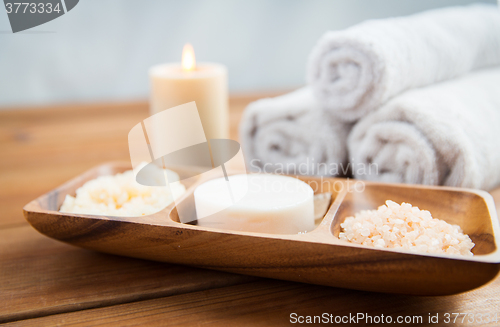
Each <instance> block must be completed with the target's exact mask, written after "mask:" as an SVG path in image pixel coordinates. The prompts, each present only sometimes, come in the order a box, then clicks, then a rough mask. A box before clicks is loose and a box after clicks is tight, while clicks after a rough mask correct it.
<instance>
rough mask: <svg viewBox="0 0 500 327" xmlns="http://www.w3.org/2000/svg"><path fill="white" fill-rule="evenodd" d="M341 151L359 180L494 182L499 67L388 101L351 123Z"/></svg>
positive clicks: (498, 178) (497, 176)
mask: <svg viewBox="0 0 500 327" xmlns="http://www.w3.org/2000/svg"><path fill="white" fill-rule="evenodd" d="M348 150H349V155H350V157H351V163H352V167H353V174H354V176H355V177H356V178H360V179H368V180H375V181H384V182H395V183H410V184H414V183H419V184H429V185H448V186H460V187H471V188H480V189H485V190H490V189H492V188H493V187H496V186H498V185H500V169H499V167H500V68H495V69H490V70H486V71H478V72H476V73H471V74H470V75H466V76H464V77H461V78H459V79H456V80H451V81H447V82H442V83H440V84H436V85H433V86H427V87H425V88H422V89H415V90H411V91H408V92H405V93H403V94H401V95H399V96H397V97H395V98H394V99H392V100H390V101H389V102H388V103H387V104H385V105H384V106H383V107H381V108H380V109H378V110H377V111H374V112H373V113H371V114H370V115H368V116H367V117H365V118H363V119H362V120H360V121H359V122H358V124H357V125H355V127H354V128H353V130H352V132H351V134H350V135H349V138H348Z"/></svg>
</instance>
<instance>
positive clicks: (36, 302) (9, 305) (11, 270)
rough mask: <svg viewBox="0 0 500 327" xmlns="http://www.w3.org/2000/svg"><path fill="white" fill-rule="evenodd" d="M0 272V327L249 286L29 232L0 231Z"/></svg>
mask: <svg viewBox="0 0 500 327" xmlns="http://www.w3.org/2000/svg"><path fill="white" fill-rule="evenodd" d="M0 267H1V268H0V303H2V305H1V306H0V322H5V321H13V320H18V319H26V318H30V317H39V316H45V315H49V314H55V313H61V312H69V311H75V310H82V309H87V308H96V307H102V306H109V305H113V304H118V303H127V302H132V301H138V300H143V299H150V298H157V297H164V296H169V295H172V294H179V293H186V292H192V291H199V290H204V289H212V288H216V287H222V286H227V285H234V284H238V283H244V282H248V281H250V280H255V278H250V277H247V276H242V275H236V274H229V273H221V272H216V271H209V270H202V269H194V268H189V267H184V266H177V265H171V264H162V263H157V262H152V261H146V260H137V259H130V258H125V257H119V256H112V255H105V254H101V253H97V252H93V251H87V250H83V249H80V248H76V247H73V246H70V245H67V244H64V243H60V242H57V241H55V240H52V239H50V238H47V237H45V236H43V235H41V234H39V233H38V232H36V231H35V230H34V229H33V228H31V226H21V227H17V228H8V229H0Z"/></svg>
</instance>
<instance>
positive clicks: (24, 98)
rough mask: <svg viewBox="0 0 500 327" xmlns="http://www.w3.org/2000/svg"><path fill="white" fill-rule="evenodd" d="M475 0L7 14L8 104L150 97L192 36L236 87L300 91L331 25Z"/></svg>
mask: <svg viewBox="0 0 500 327" xmlns="http://www.w3.org/2000/svg"><path fill="white" fill-rule="evenodd" d="M20 2H22V1H20ZM473 2H478V1H469V0H328V1H327V0H252V1H248V0H182V1H180V0H148V1H141V0H80V2H79V4H78V5H77V6H76V7H75V8H74V9H73V10H72V11H70V12H68V13H67V14H66V15H64V16H62V17H60V18H58V19H56V20H54V21H51V22H48V23H46V24H43V25H41V26H38V27H35V28H33V29H30V30H27V31H25V32H20V33H16V34H12V32H11V30H10V25H9V21H8V17H7V13H6V11H5V10H0V108H6V107H11V108H12V107H18V106H26V105H47V104H57V103H68V102H73V103H74V102H99V101H126V100H136V99H146V98H147V96H148V92H149V79H148V68H149V67H151V66H152V65H155V64H158V63H163V62H173V61H180V58H181V52H182V47H183V45H184V44H185V43H186V42H190V43H191V44H192V45H193V47H194V50H195V53H196V57H197V60H198V61H212V62H219V63H223V64H225V65H227V66H228V69H229V84H230V90H231V92H237V93H242V92H257V91H272V90H286V89H291V88H295V87H298V86H300V85H302V84H304V82H305V78H304V72H305V64H306V60H307V57H308V54H309V51H310V50H311V48H312V47H313V45H314V44H315V42H316V41H317V39H318V38H319V37H320V36H321V35H322V34H323V33H324V32H325V31H327V30H336V29H343V28H346V27H348V26H350V25H353V24H356V23H359V22H361V21H363V20H366V19H371V18H384V17H391V16H399V15H408V14H411V13H415V12H419V11H422V10H426V9H431V8H437V7H445V6H452V5H466V4H470V3H473ZM481 2H488V3H492V4H494V3H496V1H495V0H491V1H487V0H485V1H481Z"/></svg>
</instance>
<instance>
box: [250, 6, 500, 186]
mask: <svg viewBox="0 0 500 327" xmlns="http://www.w3.org/2000/svg"><path fill="white" fill-rule="evenodd" d="M498 65H500V12H499V11H498V8H496V7H495V6H489V5H474V6H465V7H451V8H444V9H438V10H433V11H429V12H424V13H421V14H416V15H413V16H408V17H401V18H390V19H384V20H376V21H367V22H364V23H361V24H359V25H356V26H354V27H351V28H348V29H346V30H344V31H334V32H328V33H326V34H325V35H324V36H323V37H322V38H321V39H320V41H319V42H318V44H317V45H316V46H315V48H314V49H313V51H312V52H311V55H310V59H309V63H308V71H307V79H308V83H309V86H308V87H306V88H304V89H301V90H299V91H297V92H293V93H291V94H288V95H285V96H281V97H278V98H274V99H264V100H259V101H257V102H255V103H252V104H250V105H249V106H248V108H247V109H246V112H245V115H244V117H243V120H242V123H241V126H240V128H241V131H240V139H241V142H242V148H243V150H244V153H245V158H246V160H247V163H248V164H249V165H250V168H252V166H254V165H252V162H259V165H260V167H263V166H264V165H266V164H267V167H269V169H267V170H266V171H267V172H284V173H302V174H304V173H303V172H300V171H299V172H297V171H290V170H287V169H284V170H283V169H281V170H278V171H277V168H279V167H282V166H283V165H288V164H294V165H295V167H297V165H300V164H302V163H304V162H307V164H306V165H307V166H308V167H309V171H308V172H307V174H315V175H333V174H335V173H332V171H329V172H327V171H325V170H321V169H319V164H320V163H326V166H327V167H331V166H332V164H333V165H340V164H342V163H345V162H350V163H351V164H352V165H351V167H352V173H353V174H354V176H355V177H358V178H362V179H371V180H379V181H387V182H403V183H422V184H430V185H439V184H441V185H443V184H444V185H450V186H464V187H476V188H483V189H490V188H492V187H494V186H498V185H499V184H500V176H499V174H500V169H498V168H497V167H500V158H499V156H500V104H499V102H498V100H499V96H497V95H496V94H500V90H499V89H498V87H499V86H500V81H499V80H498V75H499V71H498V69H495V68H491V71H490V72H487V71H484V72H478V73H471V72H472V71H474V70H478V69H484V68H486V67H494V66H498ZM467 74H469V75H470V76H467ZM460 76H465V77H463V78H462V77H460ZM454 79H455V80H454ZM418 88H421V89H418ZM353 125H354V128H353V127H352V126H353ZM496 125H499V126H498V128H497V126H496ZM351 129H352V131H351ZM347 135H350V136H349V138H347ZM346 148H347V151H346ZM255 159H257V161H255ZM311 162H314V163H311ZM315 165H316V166H315ZM254 168H255V167H254ZM257 168H258V167H257ZM373 169H376V170H373ZM253 170H255V169H253ZM497 170H498V172H497ZM337 173H339V171H337Z"/></svg>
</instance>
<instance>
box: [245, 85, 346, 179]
mask: <svg viewBox="0 0 500 327" xmlns="http://www.w3.org/2000/svg"><path fill="white" fill-rule="evenodd" d="M317 106H318V105H317V102H316V100H315V98H314V96H313V95H312V92H311V89H310V88H307V87H305V88H302V89H299V90H297V91H294V92H292V93H288V94H286V95H282V96H279V97H276V98H266V99H261V100H258V101H255V102H253V103H251V104H250V105H249V106H248V107H247V108H246V109H245V112H244V114H243V118H242V120H241V124H240V140H241V146H242V149H243V153H244V156H245V161H246V162H247V167H248V168H250V170H253V171H261V172H267V173H271V172H274V173H287V174H300V175H321V176H331V175H337V174H341V173H342V168H343V167H341V164H342V163H346V162H347V150H346V147H347V144H346V140H347V134H348V132H349V130H350V125H348V124H345V123H340V122H338V121H335V120H333V119H331V118H329V117H322V113H321V110H318V108H317ZM344 167H345V165H344Z"/></svg>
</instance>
